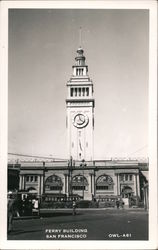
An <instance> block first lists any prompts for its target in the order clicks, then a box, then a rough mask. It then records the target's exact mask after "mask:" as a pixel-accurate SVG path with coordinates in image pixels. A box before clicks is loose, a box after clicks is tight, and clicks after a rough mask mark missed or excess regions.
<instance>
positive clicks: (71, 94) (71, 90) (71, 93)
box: [70, 88, 74, 96]
mask: <svg viewBox="0 0 158 250" xmlns="http://www.w3.org/2000/svg"><path fill="white" fill-rule="evenodd" d="M73 92H74V89H73V88H71V89H70V96H73Z"/></svg>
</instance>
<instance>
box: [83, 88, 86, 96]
mask: <svg viewBox="0 0 158 250" xmlns="http://www.w3.org/2000/svg"><path fill="white" fill-rule="evenodd" d="M82 93H83V96H85V88H82Z"/></svg>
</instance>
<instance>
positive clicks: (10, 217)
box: [7, 195, 14, 233]
mask: <svg viewBox="0 0 158 250" xmlns="http://www.w3.org/2000/svg"><path fill="white" fill-rule="evenodd" d="M7 209H8V214H7V224H8V228H7V229H8V233H10V232H11V231H12V230H13V216H14V199H13V198H12V197H11V195H8V204H7Z"/></svg>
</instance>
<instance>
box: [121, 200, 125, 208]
mask: <svg viewBox="0 0 158 250" xmlns="http://www.w3.org/2000/svg"><path fill="white" fill-rule="evenodd" d="M124 205H125V203H124V202H123V201H122V203H121V207H122V209H124Z"/></svg>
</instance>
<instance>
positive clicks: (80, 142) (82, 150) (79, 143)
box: [79, 140, 83, 151]
mask: <svg viewBox="0 0 158 250" xmlns="http://www.w3.org/2000/svg"><path fill="white" fill-rule="evenodd" d="M79 145H80V149H81V151H83V150H82V146H81V141H80V140H79Z"/></svg>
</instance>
